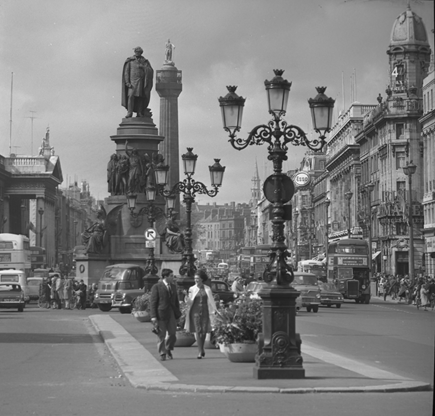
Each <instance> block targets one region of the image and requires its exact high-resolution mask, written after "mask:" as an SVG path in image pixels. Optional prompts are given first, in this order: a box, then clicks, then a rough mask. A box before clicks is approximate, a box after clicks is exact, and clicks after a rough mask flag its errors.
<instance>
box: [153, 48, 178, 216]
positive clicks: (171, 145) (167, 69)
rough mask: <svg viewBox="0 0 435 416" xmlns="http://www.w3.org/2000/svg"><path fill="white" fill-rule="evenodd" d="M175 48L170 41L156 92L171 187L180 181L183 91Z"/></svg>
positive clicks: (164, 154) (163, 151) (162, 143)
mask: <svg viewBox="0 0 435 416" xmlns="http://www.w3.org/2000/svg"><path fill="white" fill-rule="evenodd" d="M173 49H175V46H174V45H173V44H172V43H171V41H170V40H168V42H167V44H166V51H165V62H164V64H163V66H162V68H161V69H160V70H157V71H156V91H157V93H158V94H159V96H160V126H159V134H160V135H161V136H164V137H165V140H163V141H162V142H160V143H159V153H161V154H162V155H163V156H164V158H165V162H166V163H167V164H168V165H169V167H170V169H169V186H170V187H172V186H173V185H175V184H176V183H178V182H179V181H180V172H179V170H180V155H179V153H180V151H179V145H178V96H179V95H180V93H181V90H182V84H181V71H179V70H178V69H177V68H176V66H175V64H174V61H173V60H172V54H173ZM176 197H177V199H176V201H177V202H176V210H177V211H179V204H180V199H179V198H180V196H179V195H178V194H177V195H176Z"/></svg>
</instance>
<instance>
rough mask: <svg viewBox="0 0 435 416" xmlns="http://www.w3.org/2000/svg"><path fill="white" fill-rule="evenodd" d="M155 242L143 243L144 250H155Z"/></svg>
mask: <svg viewBox="0 0 435 416" xmlns="http://www.w3.org/2000/svg"><path fill="white" fill-rule="evenodd" d="M155 246H156V242H155V241H145V247H146V248H155Z"/></svg>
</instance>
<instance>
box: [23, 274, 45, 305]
mask: <svg viewBox="0 0 435 416" xmlns="http://www.w3.org/2000/svg"><path fill="white" fill-rule="evenodd" d="M41 283H42V277H28V278H27V284H26V286H25V287H24V293H25V294H26V295H27V296H28V297H29V301H30V300H38V299H39V288H40V286H41Z"/></svg>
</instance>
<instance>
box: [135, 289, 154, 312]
mask: <svg viewBox="0 0 435 416" xmlns="http://www.w3.org/2000/svg"><path fill="white" fill-rule="evenodd" d="M150 298H151V292H145V293H144V294H143V295H141V296H138V297H137V298H136V299H135V300H134V302H133V305H132V307H131V311H132V312H143V311H147V312H149V310H150Z"/></svg>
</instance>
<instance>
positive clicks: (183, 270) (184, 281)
mask: <svg viewBox="0 0 435 416" xmlns="http://www.w3.org/2000/svg"><path fill="white" fill-rule="evenodd" d="M192 150H193V147H188V148H187V153H185V154H184V155H182V156H181V158H182V160H183V167H184V174H185V175H186V179H184V180H183V181H180V182H178V183H176V184H175V185H173V187H172V189H164V188H163V187H164V186H165V185H166V184H167V176H166V177H165V175H163V174H162V175H160V173H161V172H162V171H163V170H164V166H161V167H159V166H157V167H156V168H155V170H156V181H157V185H158V186H160V187H161V188H160V189H159V193H160V194H161V195H163V196H165V197H167V198H172V199H173V198H174V196H175V195H176V194H182V195H183V202H184V203H185V204H186V216H187V223H186V230H185V233H184V240H185V249H184V252H183V259H182V262H181V266H180V270H179V272H180V275H181V276H182V277H181V278H179V279H177V284H178V285H179V286H180V287H182V288H183V289H186V290H187V289H188V288H189V287H190V286H192V285H193V282H194V280H193V277H194V274H195V271H196V266H195V261H196V258H195V255H194V254H193V247H192V204H193V203H194V202H195V195H196V194H205V195H208V196H210V197H215V196H216V195H217V193H218V192H219V187H220V186H221V185H222V179H223V176H224V172H225V167H224V166H221V164H220V163H219V162H220V159H215V160H214V161H215V163H214V165H212V166H209V171H210V179H211V186H212V187H213V189H212V190H208V189H207V187H206V186H205V185H204V184H203V183H202V182H199V181H195V180H194V179H193V178H192V176H193V175H194V174H195V167H196V160H197V159H198V155H195V154H193V153H192ZM174 201H175V200H174Z"/></svg>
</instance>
